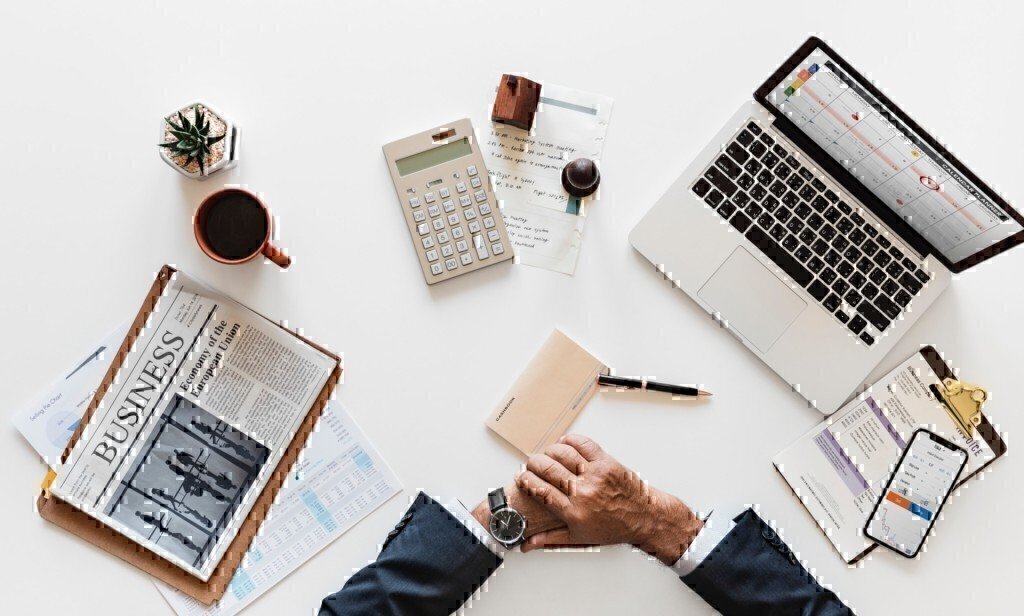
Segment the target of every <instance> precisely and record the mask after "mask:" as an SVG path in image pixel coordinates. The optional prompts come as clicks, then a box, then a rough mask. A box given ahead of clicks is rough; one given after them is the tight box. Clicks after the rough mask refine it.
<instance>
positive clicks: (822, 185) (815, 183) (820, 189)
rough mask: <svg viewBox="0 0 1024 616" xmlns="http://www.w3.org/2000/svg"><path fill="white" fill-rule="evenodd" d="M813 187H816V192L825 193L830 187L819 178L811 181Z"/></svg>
mask: <svg viewBox="0 0 1024 616" xmlns="http://www.w3.org/2000/svg"><path fill="white" fill-rule="evenodd" d="M811 185H812V186H814V190H816V191H818V192H825V191H826V190H828V186H825V182H822V181H821V180H819V179H818V178H814V179H813V180H811Z"/></svg>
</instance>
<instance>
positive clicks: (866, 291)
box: [860, 282, 878, 299]
mask: <svg viewBox="0 0 1024 616" xmlns="http://www.w3.org/2000/svg"><path fill="white" fill-rule="evenodd" d="M860 292H861V295H863V296H864V297H865V298H867V299H875V296H876V295H878V287H876V286H875V285H873V284H871V283H870V282H869V283H867V284H866V285H864V288H863V289H861V290H860Z"/></svg>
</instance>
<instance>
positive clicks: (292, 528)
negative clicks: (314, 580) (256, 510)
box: [154, 401, 402, 616]
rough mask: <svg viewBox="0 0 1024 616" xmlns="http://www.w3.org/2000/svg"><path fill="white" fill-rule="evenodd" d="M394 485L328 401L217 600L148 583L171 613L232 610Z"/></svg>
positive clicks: (216, 615)
mask: <svg viewBox="0 0 1024 616" xmlns="http://www.w3.org/2000/svg"><path fill="white" fill-rule="evenodd" d="M401 491H402V486H401V483H400V482H399V481H398V478H397V477H396V476H395V474H394V472H392V470H391V469H390V468H389V467H388V465H387V463H386V462H384V460H383V458H381V456H380V453H379V452H378V451H377V450H376V449H375V448H374V446H373V444H372V443H370V441H369V440H367V438H366V435H365V434H363V432H362V431H361V430H360V429H359V426H357V425H356V423H355V422H354V421H353V420H352V417H351V416H350V415H349V414H348V412H346V411H345V409H344V408H343V407H342V406H341V404H340V403H339V402H337V401H332V402H331V403H330V406H329V407H328V408H327V409H326V410H324V414H323V416H322V417H321V419H320V423H319V425H318V427H317V429H316V431H315V432H313V436H312V437H311V438H310V442H309V444H308V445H307V446H306V449H305V450H303V452H302V457H301V458H300V462H299V465H298V466H297V468H296V469H293V470H292V474H291V476H290V477H289V478H288V481H287V482H286V483H285V485H284V487H283V488H282V489H281V491H280V493H279V494H278V497H277V501H276V502H275V503H274V506H273V507H272V508H271V509H270V513H269V515H268V516H267V520H266V521H265V522H264V523H263V526H262V527H261V528H260V532H259V534H257V535H256V538H255V539H253V542H252V546H250V548H249V551H248V552H247V553H246V555H245V557H244V558H243V560H242V564H241V565H240V566H239V567H238V570H237V571H236V572H235V576H234V577H233V578H232V579H231V583H230V584H229V585H228V591H227V592H226V593H225V594H224V596H223V597H222V598H221V599H220V601H218V602H217V603H214V604H213V605H211V606H206V605H203V604H202V603H200V602H199V601H196V600H195V599H193V598H192V597H189V596H188V595H186V594H184V593H182V592H179V591H177V590H175V589H174V588H171V587H170V586H168V585H166V584H164V583H163V582H160V581H154V583H155V584H156V586H157V588H158V589H159V590H160V593H161V594H163V596H164V598H165V599H166V600H167V602H168V603H169V604H170V605H171V607H172V608H173V609H174V611H175V612H177V614H178V616H231V615H232V614H237V613H238V612H240V611H241V610H242V609H244V608H245V607H246V606H248V605H249V604H251V603H252V602H253V601H255V600H256V599H257V598H258V597H260V596H261V595H262V594H263V593H265V592H267V591H268V590H270V589H271V588H273V587H274V586H275V585H276V584H277V583H279V582H280V581H281V580H283V579H284V578H285V577H287V576H288V575H289V574H291V573H292V572H293V571H295V570H296V569H297V568H299V567H300V566H301V565H302V564H303V563H305V562H306V561H308V560H309V559H310V558H312V557H313V556H314V555H315V554H316V553H317V552H319V551H320V550H322V549H324V548H325V547H327V545H329V544H330V543H331V542H333V541H334V540H335V539H337V538H338V537H340V536H341V535H343V534H345V533H346V532H348V530H349V529H351V528H352V527H353V526H355V525H356V524H357V523H358V522H359V521H361V520H362V519H364V518H365V517H366V516H368V515H369V514H370V513H372V512H373V511H374V510H376V509H377V508H378V507H380V506H381V505H383V504H384V503H385V502H387V501H388V500H389V499H390V498H391V497H393V496H394V495H396V494H398V493H399V492H401Z"/></svg>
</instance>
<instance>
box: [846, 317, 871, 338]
mask: <svg viewBox="0 0 1024 616" xmlns="http://www.w3.org/2000/svg"><path fill="white" fill-rule="evenodd" d="M867 324H868V322H867V321H865V320H864V317H862V316H860V315H859V314H858V315H857V316H855V317H853V319H852V320H851V321H850V323H849V324H848V325H847V327H849V328H850V331H851V332H853V333H855V334H859V333H861V332H862V331H863V330H864V328H865V327H867Z"/></svg>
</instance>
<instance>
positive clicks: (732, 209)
mask: <svg viewBox="0 0 1024 616" xmlns="http://www.w3.org/2000/svg"><path fill="white" fill-rule="evenodd" d="M736 209H737V208H736V204H734V203H733V202H732V201H729V200H728V199H726V200H725V201H724V202H723V203H722V205H720V206H719V207H718V213H719V214H721V215H722V218H728V217H730V216H732V215H733V214H735V213H736Z"/></svg>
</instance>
